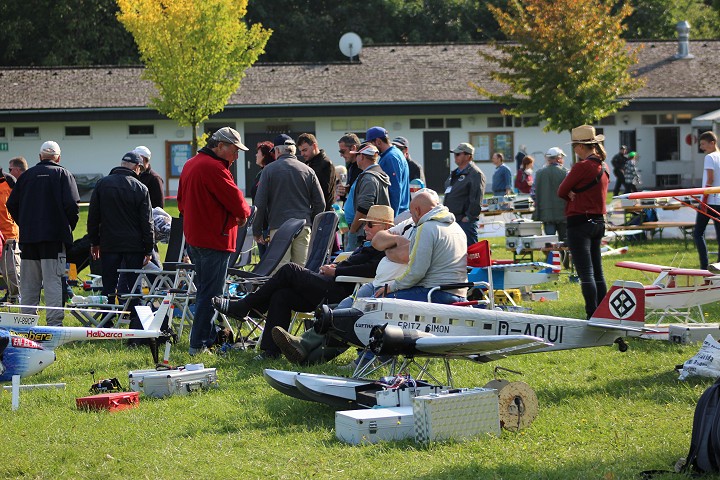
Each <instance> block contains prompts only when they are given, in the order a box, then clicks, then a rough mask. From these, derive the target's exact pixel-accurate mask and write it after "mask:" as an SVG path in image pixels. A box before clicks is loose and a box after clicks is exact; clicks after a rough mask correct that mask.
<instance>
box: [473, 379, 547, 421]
mask: <svg viewBox="0 0 720 480" xmlns="http://www.w3.org/2000/svg"><path fill="white" fill-rule="evenodd" d="M485 388H494V389H496V390H497V391H498V407H499V413H500V426H501V427H502V428H504V429H505V430H509V431H511V432H517V431H518V430H521V429H523V428H527V427H529V426H530V425H531V424H532V422H533V421H534V420H535V417H537V413H538V400H537V395H535V391H533V389H532V388H531V387H530V385H528V384H527V383H525V382H508V381H507V380H492V381H490V382H488V383H487V384H486V385H485Z"/></svg>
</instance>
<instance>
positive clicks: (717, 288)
mask: <svg viewBox="0 0 720 480" xmlns="http://www.w3.org/2000/svg"><path fill="white" fill-rule="evenodd" d="M615 266H617V267H622V268H629V269H632V270H639V271H642V272H650V273H656V274H658V275H657V277H656V278H655V280H654V281H653V282H652V284H650V285H645V287H644V288H645V308H646V309H647V314H648V315H658V316H659V318H658V321H657V323H660V322H661V321H662V320H664V319H665V318H666V317H671V318H676V319H678V320H682V321H687V320H688V319H690V318H692V315H691V314H692V310H693V309H695V308H697V309H698V311H699V314H700V316H699V319H700V321H701V322H702V321H704V317H703V313H702V305H707V304H708V303H713V302H717V301H720V275H718V274H716V273H712V272H710V271H708V270H701V269H693V268H674V267H668V266H665V265H655V264H652V263H642V262H617V263H616V264H615Z"/></svg>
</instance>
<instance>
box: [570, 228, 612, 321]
mask: <svg viewBox="0 0 720 480" xmlns="http://www.w3.org/2000/svg"><path fill="white" fill-rule="evenodd" d="M603 235H605V224H604V223H602V222H600V221H597V222H585V223H583V224H581V225H578V226H572V227H571V226H568V229H567V245H568V247H569V248H570V253H571V254H572V259H573V263H574V264H575V270H576V271H577V274H578V277H580V288H581V290H582V294H583V298H584V299H585V313H586V315H587V318H590V317H591V316H592V314H593V313H595V310H596V309H597V306H598V304H599V303H600V302H601V301H602V299H603V298H605V294H606V293H607V285H605V277H604V276H603V268H602V257H601V256H600V246H601V242H602V238H603Z"/></svg>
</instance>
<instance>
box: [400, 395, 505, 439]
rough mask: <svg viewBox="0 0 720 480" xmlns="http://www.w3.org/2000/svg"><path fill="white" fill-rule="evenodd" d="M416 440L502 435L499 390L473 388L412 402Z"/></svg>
mask: <svg viewBox="0 0 720 480" xmlns="http://www.w3.org/2000/svg"><path fill="white" fill-rule="evenodd" d="M413 415H414V416H415V441H416V442H418V443H428V442H433V441H436V440H447V439H451V438H452V439H456V440H457V439H462V438H467V437H472V436H476V435H484V434H490V435H494V436H496V437H497V436H500V412H499V406H498V393H497V390H495V389H492V388H473V389H463V390H460V391H456V390H452V391H450V392H448V393H444V394H431V395H425V396H422V397H416V398H415V400H414V401H413Z"/></svg>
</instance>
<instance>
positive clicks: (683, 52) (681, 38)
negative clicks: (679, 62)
mask: <svg viewBox="0 0 720 480" xmlns="http://www.w3.org/2000/svg"><path fill="white" fill-rule="evenodd" d="M675 28H676V29H677V32H678V52H677V53H676V54H675V57H674V58H677V59H684V58H695V56H694V55H691V54H690V24H689V23H688V22H687V20H683V21H682V22H678V24H677V25H675Z"/></svg>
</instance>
